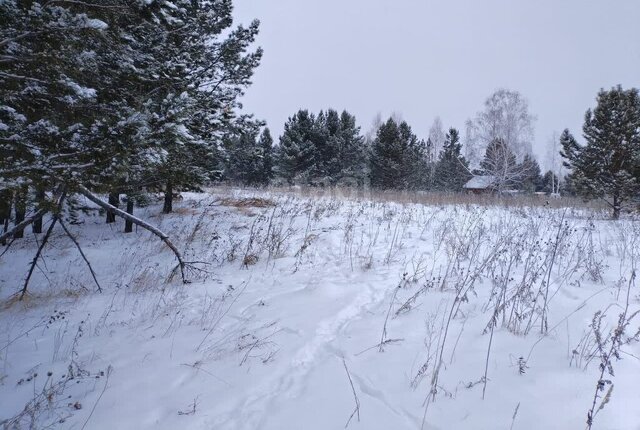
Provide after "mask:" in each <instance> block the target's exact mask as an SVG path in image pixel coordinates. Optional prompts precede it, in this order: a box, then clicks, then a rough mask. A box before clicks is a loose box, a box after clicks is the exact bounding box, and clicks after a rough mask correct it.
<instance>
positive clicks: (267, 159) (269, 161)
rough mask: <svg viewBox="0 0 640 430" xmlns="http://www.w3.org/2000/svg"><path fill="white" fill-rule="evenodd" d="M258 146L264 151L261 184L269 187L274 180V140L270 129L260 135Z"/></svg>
mask: <svg viewBox="0 0 640 430" xmlns="http://www.w3.org/2000/svg"><path fill="white" fill-rule="evenodd" d="M258 146H259V147H260V150H261V151H262V166H261V172H260V176H261V178H262V180H261V183H262V184H263V185H268V184H269V182H271V180H272V179H273V158H274V153H273V138H272V137H271V132H270V131H269V129H268V128H265V129H264V130H262V133H261V134H260V140H259V141H258Z"/></svg>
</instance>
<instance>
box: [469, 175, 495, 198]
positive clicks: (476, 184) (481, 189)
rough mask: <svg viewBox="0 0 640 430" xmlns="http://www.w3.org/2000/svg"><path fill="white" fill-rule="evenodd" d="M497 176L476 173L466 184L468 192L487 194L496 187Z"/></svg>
mask: <svg viewBox="0 0 640 430" xmlns="http://www.w3.org/2000/svg"><path fill="white" fill-rule="evenodd" d="M495 182H496V180H495V178H494V177H493V176H483V175H475V176H474V177H473V178H471V179H469V181H468V182H467V183H466V184H464V187H463V188H464V189H465V191H467V192H468V193H473V194H487V193H492V192H493V191H494V189H495Z"/></svg>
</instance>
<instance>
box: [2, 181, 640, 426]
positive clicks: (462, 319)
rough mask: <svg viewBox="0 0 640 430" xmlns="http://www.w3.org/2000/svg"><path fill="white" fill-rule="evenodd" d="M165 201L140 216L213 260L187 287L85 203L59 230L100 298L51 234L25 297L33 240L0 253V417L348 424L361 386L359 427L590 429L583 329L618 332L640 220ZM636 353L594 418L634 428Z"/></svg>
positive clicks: (480, 210) (588, 341) (590, 345)
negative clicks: (20, 295)
mask: <svg viewBox="0 0 640 430" xmlns="http://www.w3.org/2000/svg"><path fill="white" fill-rule="evenodd" d="M252 199H253V200H252ZM80 203H82V204H86V205H87V206H90V205H89V204H88V203H86V202H83V201H80ZM159 212H160V208H159V206H157V205H152V206H150V207H148V208H146V209H143V210H140V213H139V215H140V216H142V217H144V218H145V219H146V220H147V221H149V222H150V223H152V224H154V225H157V226H158V227H160V228H161V229H163V230H164V231H165V232H167V233H169V234H170V236H171V237H172V240H173V241H174V243H176V244H178V247H179V248H180V249H181V250H182V251H183V252H184V253H185V254H186V255H187V260H190V261H197V262H198V263H196V264H195V266H196V267H198V268H199V269H203V270H196V271H192V272H190V274H189V276H190V279H191V280H192V283H190V284H188V285H181V284H180V283H179V282H178V280H177V279H174V280H172V281H170V282H167V278H168V276H169V274H170V272H171V270H172V269H173V267H174V266H175V261H174V258H173V255H172V254H171V252H170V251H169V250H168V249H166V247H164V245H163V244H162V243H161V242H160V241H159V240H157V239H156V238H154V237H152V236H150V234H148V233H147V232H144V231H136V232H134V233H132V234H129V235H126V234H124V233H122V232H121V230H122V227H123V225H122V222H121V221H120V220H119V221H118V223H116V224H110V225H106V224H104V220H103V217H102V216H99V215H98V214H96V213H90V214H87V215H79V217H78V221H79V222H80V223H79V224H75V225H71V227H72V232H73V233H74V234H75V235H76V236H77V237H78V238H79V240H80V243H81V244H82V245H83V248H84V250H85V252H86V254H87V256H88V257H89V259H90V261H91V262H92V264H93V266H94V268H95V270H96V272H97V275H98V280H99V281H100V282H101V285H102V286H103V288H104V292H103V293H102V294H99V293H97V292H95V285H94V284H93V281H92V279H91V277H90V274H89V272H88V270H87V268H86V266H84V263H83V261H82V260H81V258H80V255H79V254H78V253H77V250H76V249H75V247H74V245H73V243H72V242H71V241H70V240H69V239H68V238H67V237H65V236H64V234H63V231H62V230H56V233H55V237H54V238H53V240H52V243H51V244H50V245H49V246H48V247H47V248H46V250H45V253H44V259H43V261H42V262H41V263H39V265H38V268H39V270H38V271H36V274H35V275H34V278H33V280H32V282H31V287H30V291H31V295H30V296H29V297H28V299H27V300H26V301H25V302H24V303H15V301H13V300H11V295H12V294H14V293H15V292H16V291H17V290H18V289H19V288H20V287H21V286H22V282H23V279H24V276H25V275H26V271H27V269H28V264H29V262H30V260H31V258H32V257H33V254H34V252H35V249H36V247H37V244H36V238H35V237H34V236H33V235H32V234H31V233H29V234H27V235H26V238H25V239H24V240H21V241H16V242H15V243H14V244H13V245H12V246H11V248H10V249H9V250H8V251H7V252H6V254H5V255H3V256H2V257H0V298H2V300H3V302H2V303H3V305H2V306H3V307H2V308H1V310H0V335H1V336H2V337H1V338H0V422H2V420H10V419H12V418H13V417H16V416H17V415H18V414H19V413H20V412H21V411H23V410H24V409H25V405H27V408H26V411H27V413H25V414H24V415H23V416H22V417H21V419H20V423H21V425H22V426H23V427H24V428H29V427H28V425H29V423H30V422H32V421H34V422H35V423H36V424H35V428H44V427H46V426H47V425H52V427H54V428H69V429H81V428H87V429H113V428H118V429H141V428H149V429H151V428H153V429H176V428H189V429H274V430H275V429H338V428H344V427H345V425H346V424H347V421H348V419H349V417H350V415H351V414H352V412H353V411H354V407H355V399H354V395H353V392H352V387H351V385H350V381H349V376H351V378H352V381H353V389H354V390H355V393H356V395H357V397H358V401H359V403H360V410H359V421H358V414H355V415H354V416H353V418H352V419H351V421H350V422H349V425H348V427H349V428H362V429H419V428H421V427H423V428H425V429H509V428H513V429H567V428H584V427H585V426H586V418H587V411H588V410H589V408H590V407H591V403H592V401H593V396H594V390H595V388H596V383H597V381H598V378H599V364H600V358H599V356H598V353H597V347H596V341H595V336H594V335H593V330H592V329H591V327H590V325H591V323H592V320H593V318H594V314H595V313H596V312H597V311H598V310H606V312H605V313H606V318H605V320H604V322H603V326H602V329H601V331H602V332H603V335H605V336H606V335H607V333H609V332H610V330H612V328H613V326H614V325H615V324H616V323H617V320H618V315H619V314H620V312H621V307H623V306H624V304H625V297H626V294H625V293H626V289H627V285H629V279H630V276H631V272H632V270H633V269H635V265H636V260H638V258H637V256H638V255H639V254H640V223H638V222H637V221H634V220H630V219H627V220H622V221H618V222H612V221H609V220H606V219H604V217H603V216H602V214H599V213H592V212H588V211H587V210H586V209H567V210H563V209H551V208H547V207H543V206H538V207H532V208H526V207H525V208H514V207H511V208H505V207H481V206H474V205H466V206H463V205H458V206H453V205H419V204H403V203H393V202H389V201H371V200H367V199H355V198H347V197H337V196H335V195H334V196H327V197H317V196H316V197H312V196H307V197H305V196H301V195H299V194H296V193H275V192H260V191H251V190H225V189H214V190H211V191H210V192H209V193H205V194H186V195H185V198H184V200H183V201H181V202H178V204H177V210H176V213H174V214H171V215H161V214H160V213H159ZM554 249H555V250H556V252H555V258H554V263H553V265H552V266H551V268H550V269H549V261H550V260H549V259H550V258H551V255H552V251H553V250H554ZM0 252H2V251H0ZM245 263H246V264H245ZM525 273H530V274H532V277H531V278H527V277H526V276H525V278H524V279H523V274H525ZM535 273H537V275H533V274H535ZM547 276H549V279H550V283H549V284H548V287H549V288H548V290H549V293H548V304H549V305H548V310H547V311H544V310H543V309H542V305H541V303H542V302H543V300H544V298H543V296H540V295H536V294H535V293H536V292H537V291H540V288H541V285H542V286H544V285H545V280H546V279H547ZM631 285H632V286H631V295H630V297H631V299H630V309H631V311H635V310H638V309H640V304H639V300H638V299H639V296H638V294H639V290H638V287H637V283H632V284H631ZM503 286H504V287H505V288H504V289H501V288H502V287H503ZM543 289H544V287H543ZM518 291H520V292H521V294H520V296H519V295H518ZM456 294H457V297H458V299H457V300H456V299H455V298H456ZM527 294H529V295H527ZM531 294H533V295H531ZM411 297H414V299H413V300H409V299H410V298H411ZM501 297H502V298H503V299H504V300H503V301H502V302H500V300H502V299H501ZM518 297H520V298H518ZM532 303H536V305H535V306H533V305H532ZM405 304H406V305H405ZM500 304H502V306H503V307H502V308H501V307H500ZM403 305H405V306H404V307H403ZM458 306H459V309H458V308H457V307H458ZM452 307H455V310H454V312H451V309H452ZM527 309H529V312H528V313H527ZM505 310H506V311H505ZM531 310H533V312H531ZM503 311H505V312H503ZM545 312H547V320H548V333H547V334H546V335H542V334H541V325H542V323H543V320H544V314H545ZM449 314H451V321H450V323H449V324H447V321H448V316H449ZM514 315H516V316H514ZM387 316H388V320H387V323H386V333H385V334H384V335H383V327H384V325H385V319H387ZM638 320H640V317H638V319H635V320H633V321H632V322H631V324H630V326H629V327H628V330H627V332H628V333H629V335H632V334H633V333H635V331H636V330H638V325H639V324H638ZM491 321H495V323H496V324H495V326H494V329H493V336H491V327H492V326H491V324H490V322H491ZM447 326H448V329H447ZM382 336H383V337H382ZM381 339H384V340H387V341H388V342H386V343H385V344H384V345H383V348H382V349H383V351H380V349H381V348H379V346H377V345H378V344H379V343H380V341H381ZM625 339H626V338H625ZM489 342H491V348H490V350H489V354H488V347H489ZM605 346H606V345H605ZM487 356H488V360H487ZM440 357H441V358H440ZM638 357H640V347H639V346H638V343H637V342H634V341H631V342H629V343H628V344H626V345H625V346H624V347H623V352H622V353H621V359H620V360H615V361H614V362H613V368H614V370H615V377H612V376H609V375H607V374H605V377H606V378H607V379H610V380H611V381H612V382H613V386H614V389H613V392H612V395H611V398H610V400H609V402H608V403H607V404H606V405H605V406H604V407H603V409H602V410H600V411H599V412H598V414H597V415H596V417H595V419H594V427H593V428H595V429H640V408H638V405H640V390H639V389H638V386H639V384H638V382H640V378H639V376H638V375H640V359H639V358H638ZM343 360H344V361H343ZM345 365H346V369H348V372H349V375H348V374H347V371H346V370H345ZM485 366H486V372H487V379H486V387H485V384H484V379H483V377H484V374H485ZM48 372H51V375H50V376H48ZM34 374H37V376H35V377H34ZM434 374H436V375H437V383H434ZM70 375H73V377H70ZM65 381H66V383H63V382H65ZM434 386H435V391H436V393H435V399H434V396H433V395H430V392H432V391H433V390H434ZM483 389H484V390H485V393H484V399H483ZM603 394H604V392H603V393H601V394H600V395H601V396H602V395H603ZM34 399H35V401H34ZM427 399H429V400H428V401H427ZM601 401H602V399H601V398H599V400H598V403H597V405H600V403H601ZM29 402H31V403H29ZM194 405H195V407H194ZM423 418H424V425H423ZM5 425H6V424H5ZM23 427H18V428H23ZM10 428H11V427H10Z"/></svg>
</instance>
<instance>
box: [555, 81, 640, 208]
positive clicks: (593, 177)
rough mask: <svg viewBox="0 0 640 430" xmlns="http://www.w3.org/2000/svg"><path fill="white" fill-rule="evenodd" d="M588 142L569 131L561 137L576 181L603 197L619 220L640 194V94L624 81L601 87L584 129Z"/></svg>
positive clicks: (582, 190)
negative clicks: (580, 142) (625, 87)
mask: <svg viewBox="0 0 640 430" xmlns="http://www.w3.org/2000/svg"><path fill="white" fill-rule="evenodd" d="M582 130H583V134H584V138H585V140H586V146H583V147H581V146H579V145H578V144H577V143H576V142H575V139H573V137H572V136H571V135H570V133H568V132H566V133H563V135H562V137H561V143H562V147H563V150H562V153H561V155H562V156H563V157H564V158H565V159H566V165H567V166H568V167H569V168H571V169H572V172H571V183H572V185H573V186H574V187H575V189H576V192H577V193H578V194H579V195H581V196H583V197H585V198H600V199H602V200H604V201H605V202H606V203H607V204H608V205H609V206H610V207H611V209H612V215H613V218H614V219H617V218H619V216H620V212H621V211H622V209H623V207H624V206H625V205H626V204H627V203H629V202H630V201H632V200H633V199H636V198H637V196H638V195H639V193H640V95H639V93H638V90H637V89H635V88H632V89H630V90H623V89H622V87H621V86H617V87H614V88H612V89H611V90H609V91H605V90H601V91H600V92H599V93H598V97H597V106H596V107H595V109H593V110H591V109H589V110H587V112H586V114H585V121H584V126H583V128H582Z"/></svg>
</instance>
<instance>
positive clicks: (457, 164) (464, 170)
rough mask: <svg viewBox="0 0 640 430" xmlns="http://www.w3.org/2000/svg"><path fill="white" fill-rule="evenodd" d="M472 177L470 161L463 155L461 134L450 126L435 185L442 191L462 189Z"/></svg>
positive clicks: (437, 165)
mask: <svg viewBox="0 0 640 430" xmlns="http://www.w3.org/2000/svg"><path fill="white" fill-rule="evenodd" d="M470 178H471V173H470V172H469V163H468V162H467V160H466V159H465V158H464V157H463V156H462V145H461V144H460V134H459V133H458V130H456V129H455V128H450V129H449V132H448V133H447V135H446V137H445V141H444V144H443V146H442V151H441V152H440V156H439V158H438V162H437V163H436V166H435V172H434V186H435V187H436V188H437V189H438V190H441V191H460V190H462V187H463V186H464V184H465V183H466V182H467V181H468V180H469V179H470Z"/></svg>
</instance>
